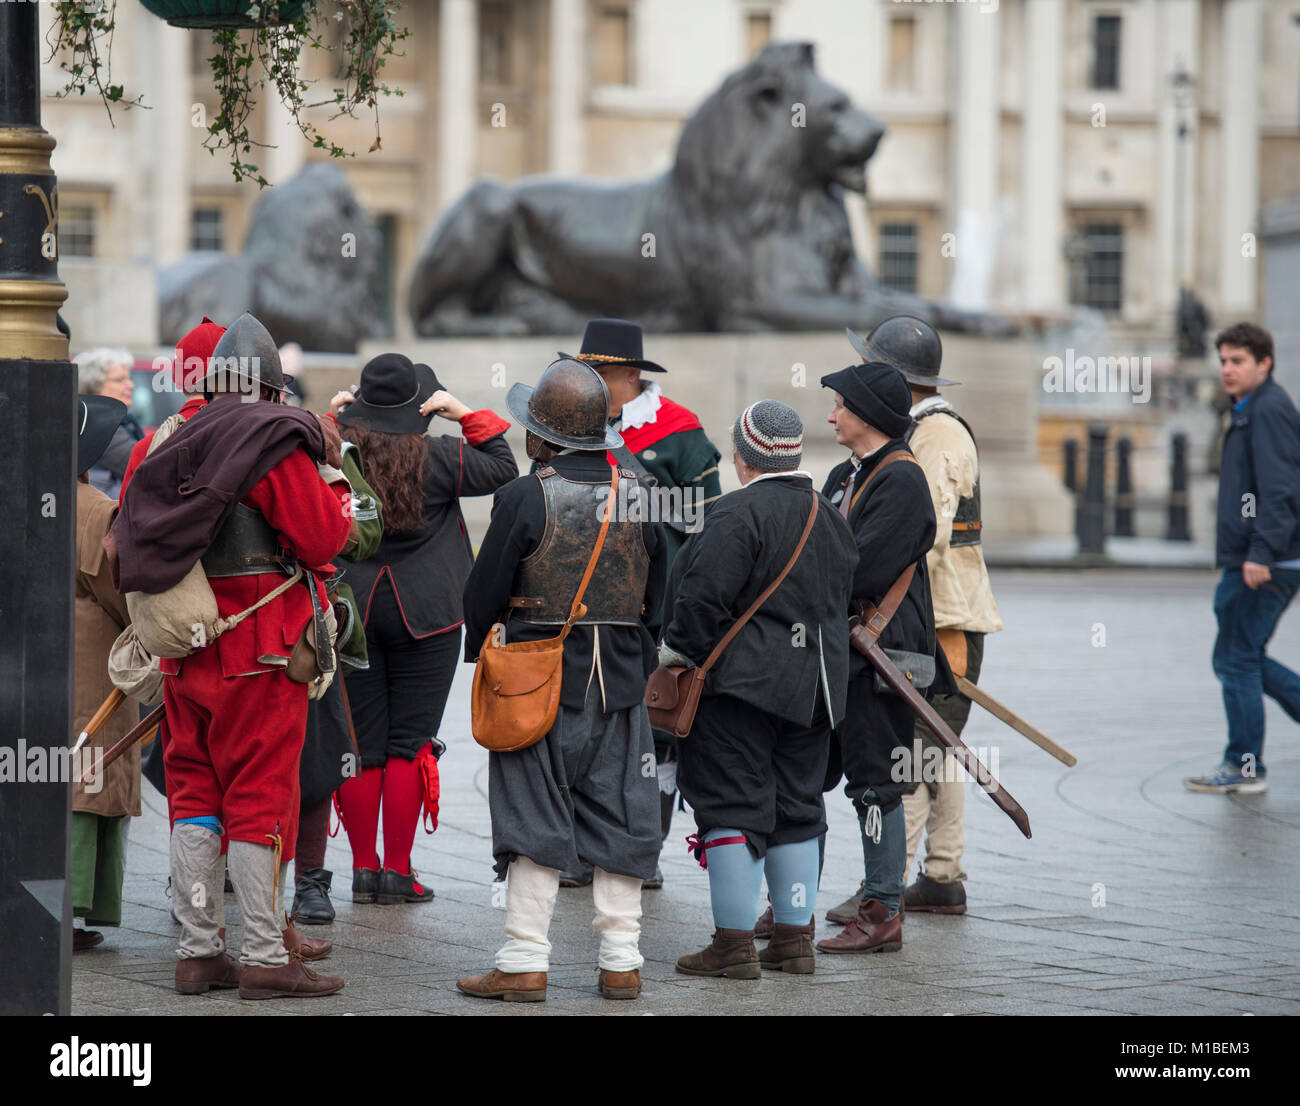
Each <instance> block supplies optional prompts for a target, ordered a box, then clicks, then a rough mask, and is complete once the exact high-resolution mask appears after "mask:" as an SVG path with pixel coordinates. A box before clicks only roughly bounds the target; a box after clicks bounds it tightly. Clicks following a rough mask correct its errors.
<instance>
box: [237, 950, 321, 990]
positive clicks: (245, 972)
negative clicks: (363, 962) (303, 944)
mask: <svg viewBox="0 0 1300 1106" xmlns="http://www.w3.org/2000/svg"><path fill="white" fill-rule="evenodd" d="M341 990H343V980H342V979H341V978H340V977H339V976H337V975H317V974H316V973H315V972H314V971H312V970H311V969H310V968H309V967H307V965H306V964H304V963H303V962H302V957H300V956H295V955H290V957H289V963H287V964H281V965H280V966H279V967H277V968H267V967H263V966H262V965H260V964H245V965H244V966H243V969H242V971H241V972H240V976H239V997H240V998H247V999H255V998H322V997H323V996H325V995H332V994H335V993H337V992H339V991H341Z"/></svg>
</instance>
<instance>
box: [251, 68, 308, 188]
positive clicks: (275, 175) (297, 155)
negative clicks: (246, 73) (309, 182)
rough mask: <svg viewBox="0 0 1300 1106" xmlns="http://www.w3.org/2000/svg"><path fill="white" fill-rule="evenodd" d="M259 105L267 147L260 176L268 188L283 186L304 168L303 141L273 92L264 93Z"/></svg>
mask: <svg viewBox="0 0 1300 1106" xmlns="http://www.w3.org/2000/svg"><path fill="white" fill-rule="evenodd" d="M262 102H263V103H264V104H265V105H266V107H265V110H266V119H265V132H264V133H265V134H266V139H265V141H266V142H267V143H269V144H270V147H271V148H270V149H269V150H266V151H264V154H265V157H264V159H263V165H262V173H263V175H264V176H265V177H266V179H267V180H268V181H270V182H271V184H272V185H276V184H284V183H285V181H289V180H292V179H293V178H294V177H296V176H297V175H298V171H299V170H300V169H301V168H302V167H303V166H304V165H306V164H307V149H308V145H307V140H306V139H305V138H303V136H302V131H300V130H299V129H298V124H297V123H295V122H294V121H293V115H292V114H291V113H290V111H289V109H288V108H287V107H285V106H284V101H283V100H281V99H280V97H279V96H277V95H276V94H275V90H274V89H273V88H268V89H267V91H266V94H265V98H264V99H263V101H262Z"/></svg>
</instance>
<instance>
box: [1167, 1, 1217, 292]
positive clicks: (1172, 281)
mask: <svg viewBox="0 0 1300 1106" xmlns="http://www.w3.org/2000/svg"><path fill="white" fill-rule="evenodd" d="M1199 8H1200V4H1199V0H1162V2H1161V3H1160V4H1157V5H1156V6H1155V18H1156V40H1157V42H1158V43H1159V46H1158V54H1157V65H1158V66H1159V69H1158V70H1157V84H1156V110H1157V113H1158V116H1159V133H1158V151H1159V152H1158V155H1157V156H1158V166H1159V169H1158V172H1159V179H1158V182H1157V185H1156V205H1155V235H1156V261H1155V271H1154V276H1155V289H1154V295H1153V297H1152V300H1153V303H1154V306H1155V308H1156V310H1157V311H1158V312H1161V313H1162V314H1165V315H1167V316H1170V317H1172V314H1173V312H1174V311H1175V309H1176V308H1177V306H1178V288H1179V283H1180V281H1189V280H1190V278H1191V274H1193V273H1195V271H1196V261H1195V240H1194V238H1193V236H1192V233H1191V228H1193V227H1195V226H1196V196H1197V186H1196V185H1197V176H1198V174H1197V172H1196V166H1197V156H1196V145H1197V141H1198V137H1197V136H1198V132H1199V129H1200V128H1199V120H1198V117H1197V116H1198V112H1197V108H1196V104H1197V100H1198V96H1199V93H1198V91H1197V88H1196V86H1195V85H1193V86H1191V87H1190V88H1189V90H1188V91H1187V92H1186V93H1183V94H1182V95H1184V96H1185V97H1186V99H1187V105H1186V106H1185V107H1183V108H1179V107H1178V103H1177V98H1176V93H1175V90H1174V86H1173V76H1174V74H1175V73H1176V72H1178V71H1179V69H1183V70H1185V71H1186V72H1187V73H1188V74H1189V75H1190V76H1191V78H1192V80H1193V81H1196V80H1197V79H1198V77H1199V74H1200V70H1201V64H1200V46H1199V42H1200V16H1199ZM1229 79H1235V75H1229ZM1180 113H1181V115H1182V118H1183V120H1184V121H1185V122H1186V123H1187V125H1188V126H1189V127H1190V128H1191V130H1190V133H1189V134H1188V135H1187V137H1186V138H1183V139H1179V137H1178V121H1179V116H1180ZM1180 141H1181V142H1182V143H1183V145H1184V149H1183V150H1182V151H1181V153H1180V151H1179V149H1178V144H1179V142H1180Z"/></svg>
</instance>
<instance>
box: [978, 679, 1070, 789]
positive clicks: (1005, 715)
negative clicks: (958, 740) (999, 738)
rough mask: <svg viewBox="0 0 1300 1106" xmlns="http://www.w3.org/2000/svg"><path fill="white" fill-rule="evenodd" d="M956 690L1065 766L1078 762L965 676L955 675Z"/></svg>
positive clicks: (1045, 735) (1040, 731)
mask: <svg viewBox="0 0 1300 1106" xmlns="http://www.w3.org/2000/svg"><path fill="white" fill-rule="evenodd" d="M957 690H958V691H960V692H961V693H962V694H963V695H965V696H966V698H967V699H969V700H970V701H971V702H972V703H978V704H979V705H980V706H982V707H983V708H984V709H985V710H986V711H988V712H989V714H991V715H993V717H994V718H997V719H999V720H1000V721H1002V722H1005V723H1006V724H1007V725H1008V726H1010V727H1011V728H1012V729H1013V730H1015V731H1016V732H1017V733H1021V734H1024V735H1025V736H1026V737H1027V738H1029V740H1030V741H1032V742H1033V743H1034V744H1035V745H1037V746H1038V747H1039V748H1040V749H1043V750H1045V751H1047V752H1049V753H1051V754H1052V756H1054V757H1056V759H1057V760H1059V761H1060V762H1061V763H1062V764H1064V765H1066V766H1067V767H1069V768H1073V767H1074V766H1075V765H1076V764H1078V763H1079V759H1078V757H1076V756H1075V755H1074V754H1073V753H1072V752H1070V751H1069V750H1068V749H1065V748H1063V747H1062V746H1060V745H1058V744H1057V743H1056V742H1055V741H1053V740H1052V739H1051V738H1050V737H1048V736H1047V734H1045V733H1043V731H1042V730H1040V729H1038V728H1036V727H1034V726H1031V725H1030V724H1029V723H1028V722H1026V721H1025V720H1024V719H1023V718H1021V717H1020V715H1018V714H1016V712H1015V711H1013V710H1011V709H1010V708H1008V707H1005V706H1003V705H1002V704H1001V703H999V702H998V701H997V700H996V699H994V698H993V696H992V695H990V694H989V693H988V692H987V691H985V690H983V689H982V688H980V687H977V686H976V685H975V684H973V683H971V682H970V680H968V679H966V677H965V676H958V677H957Z"/></svg>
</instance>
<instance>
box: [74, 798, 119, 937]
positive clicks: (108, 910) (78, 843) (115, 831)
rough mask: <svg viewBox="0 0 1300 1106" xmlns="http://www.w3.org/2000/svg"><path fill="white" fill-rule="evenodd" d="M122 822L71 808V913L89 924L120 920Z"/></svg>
mask: <svg viewBox="0 0 1300 1106" xmlns="http://www.w3.org/2000/svg"><path fill="white" fill-rule="evenodd" d="M123 822H124V819H123V818H106V817H104V816H103V815H99V814H87V813H84V812H81V811H73V814H72V842H71V844H72V848H71V852H72V865H71V877H72V913H73V914H74V915H75V916H76V917H78V918H85V919H86V925H88V926H116V925H121V924H122V875H123V872H124V863H123V862H124V860H125V852H124V850H123V842H122V825H123Z"/></svg>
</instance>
